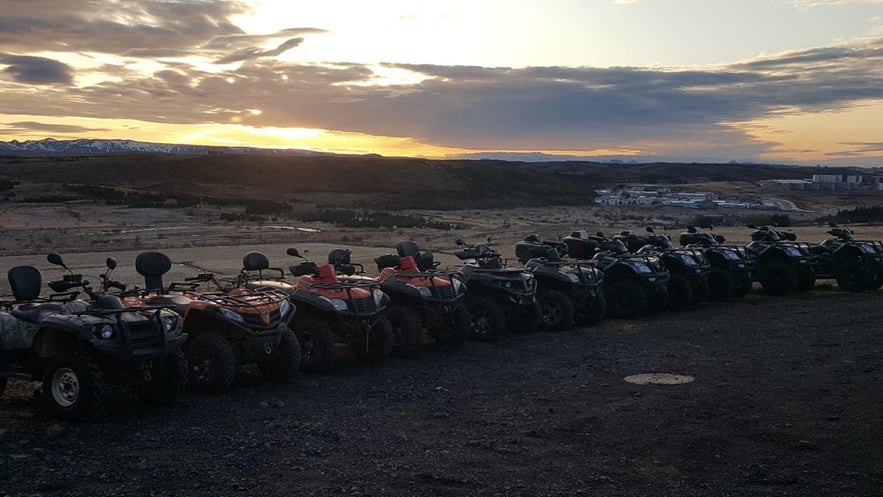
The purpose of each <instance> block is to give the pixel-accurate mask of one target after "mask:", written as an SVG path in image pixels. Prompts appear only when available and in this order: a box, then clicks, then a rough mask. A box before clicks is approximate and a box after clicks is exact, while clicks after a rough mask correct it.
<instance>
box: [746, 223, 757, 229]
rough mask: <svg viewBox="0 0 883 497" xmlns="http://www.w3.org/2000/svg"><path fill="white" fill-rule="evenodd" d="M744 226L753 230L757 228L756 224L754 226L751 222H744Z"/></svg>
mask: <svg viewBox="0 0 883 497" xmlns="http://www.w3.org/2000/svg"><path fill="white" fill-rule="evenodd" d="M745 226H746V227H748V228H751V229H753V230H756V229H757V226H756V225H753V224H746V225H745Z"/></svg>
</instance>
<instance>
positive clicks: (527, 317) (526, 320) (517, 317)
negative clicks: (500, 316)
mask: <svg viewBox="0 0 883 497" xmlns="http://www.w3.org/2000/svg"><path fill="white" fill-rule="evenodd" d="M542 319H543V310H542V308H541V307H540V303H539V302H538V301H534V303H533V304H531V305H529V306H525V307H524V308H522V309H521V310H520V311H519V312H516V313H514V315H512V316H510V317H509V319H506V329H507V330H509V331H511V332H512V333H532V332H534V331H536V330H537V329H539V328H540V327H541V326H542Z"/></svg>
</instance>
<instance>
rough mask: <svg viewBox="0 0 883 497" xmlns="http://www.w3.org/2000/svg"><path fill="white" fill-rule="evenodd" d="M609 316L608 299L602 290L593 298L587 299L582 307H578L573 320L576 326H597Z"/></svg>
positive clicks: (582, 303)
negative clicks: (596, 324)
mask: <svg viewBox="0 0 883 497" xmlns="http://www.w3.org/2000/svg"><path fill="white" fill-rule="evenodd" d="M606 315H607V298H605V297H604V292H601V291H600V290H598V291H596V292H595V295H594V296H592V297H586V298H585V299H584V300H583V301H582V302H581V303H580V305H578V306H577V307H576V310H575V311H574V314H573V320H574V322H576V324H580V325H588V324H595V323H597V322H598V321H601V320H602V319H604V316H606Z"/></svg>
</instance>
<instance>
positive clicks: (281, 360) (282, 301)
mask: <svg viewBox="0 0 883 497" xmlns="http://www.w3.org/2000/svg"><path fill="white" fill-rule="evenodd" d="M135 269H136V271H138V274H140V275H142V276H144V281H145V288H144V289H135V290H132V291H129V292H126V293H124V294H123V302H125V303H126V304H128V305H134V306H137V305H164V306H170V307H172V308H174V309H175V310H176V311H177V312H178V313H179V314H180V315H181V316H183V317H184V331H186V332H187V333H188V335H189V337H188V339H187V342H186V343H185V344H184V352H185V353H186V354H187V360H188V363H189V379H188V384H189V387H190V389H191V390H193V391H196V392H203V393H218V392H223V391H225V390H227V389H229V388H230V386H232V384H233V382H234V380H235V379H236V374H237V372H238V371H237V369H238V365H240V364H249V363H254V364H256V365H257V367H258V369H259V370H260V372H261V374H262V375H263V376H264V377H265V378H266V379H268V380H270V381H292V380H293V379H294V378H295V377H296V375H297V371H298V368H299V365H300V357H301V351H300V345H299V343H298V340H297V337H296V336H295V335H294V333H292V332H291V330H290V329H289V327H288V324H289V322H290V321H291V319H292V316H293V315H294V312H295V307H294V306H293V305H291V303H290V302H288V294H286V293H285V292H281V291H279V290H275V289H258V290H249V289H244V288H235V287H234V288H228V287H227V286H225V285H224V284H222V282H221V281H219V280H218V279H217V278H216V277H215V275H213V274H211V273H201V274H198V275H196V276H192V277H188V278H185V281H184V282H173V283H171V284H170V285H169V286H164V285H163V275H165V274H166V273H167V272H168V271H169V270H170V269H171V260H170V259H169V258H168V256H166V255H165V254H163V253H161V252H154V251H149V252H142V253H141V254H138V256H137V257H136V258H135ZM202 284H207V286H209V289H207V290H204V291H200V286H201V285H202Z"/></svg>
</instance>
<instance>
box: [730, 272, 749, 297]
mask: <svg viewBox="0 0 883 497" xmlns="http://www.w3.org/2000/svg"><path fill="white" fill-rule="evenodd" d="M753 286H754V282H753V281H751V277H750V276H749V275H748V274H740V275H738V276H737V277H736V287H735V290H734V291H733V296H734V297H736V298H742V297H744V296H746V295H748V293H749V292H750V291H751V288H752V287H753Z"/></svg>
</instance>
